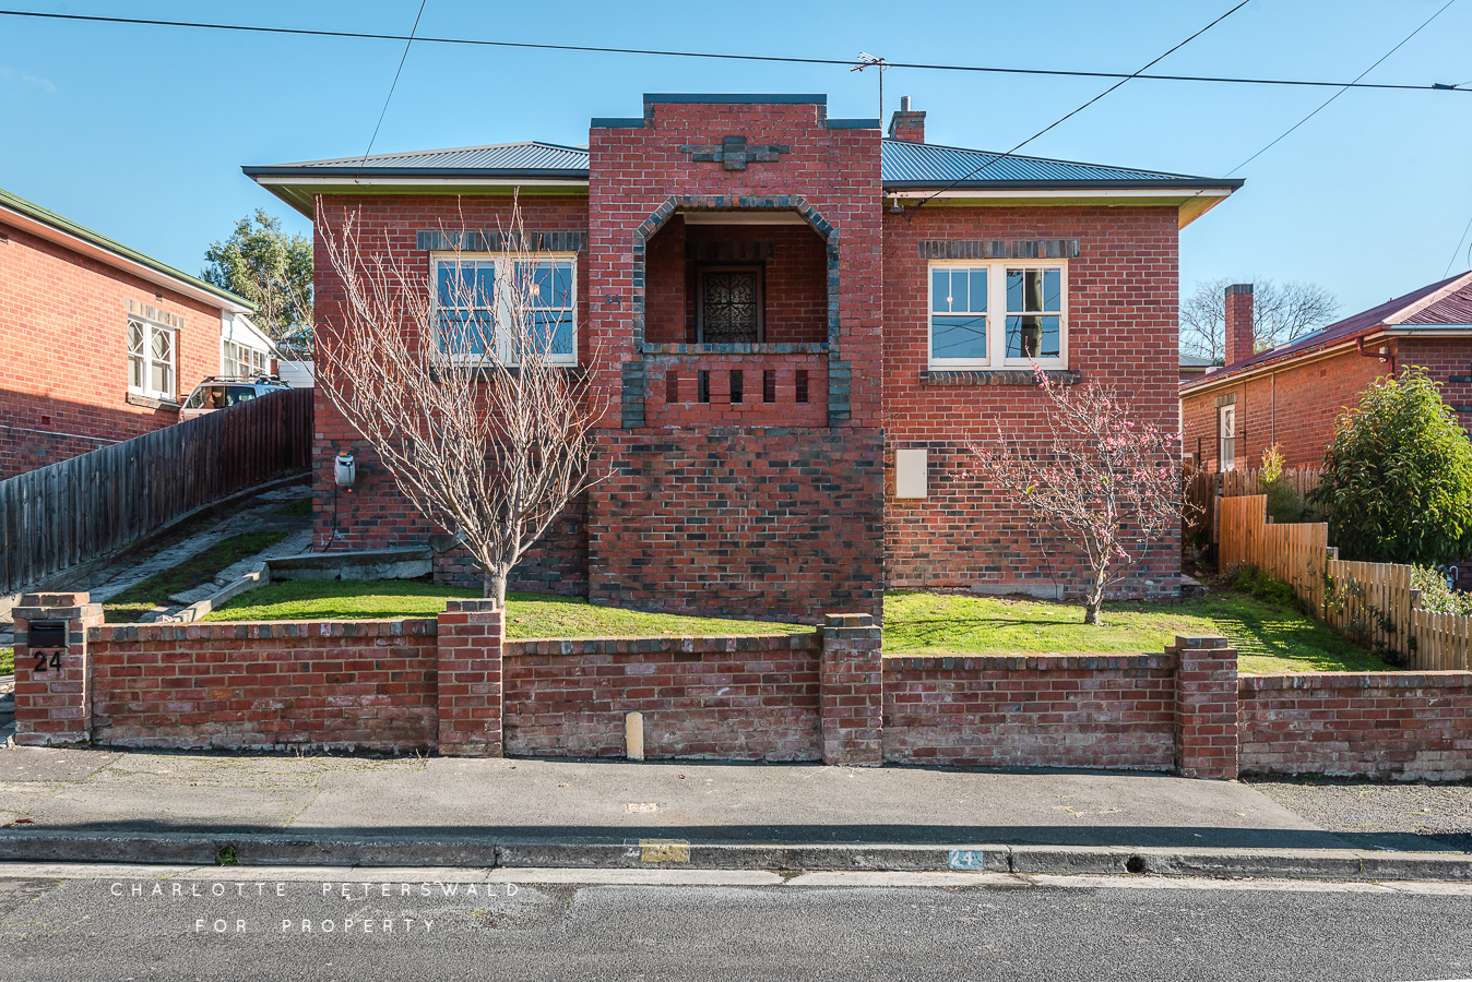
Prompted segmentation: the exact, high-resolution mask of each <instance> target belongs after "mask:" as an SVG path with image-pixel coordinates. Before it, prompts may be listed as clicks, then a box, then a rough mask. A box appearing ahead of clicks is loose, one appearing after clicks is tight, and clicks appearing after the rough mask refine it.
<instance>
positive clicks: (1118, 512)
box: [970, 368, 1187, 624]
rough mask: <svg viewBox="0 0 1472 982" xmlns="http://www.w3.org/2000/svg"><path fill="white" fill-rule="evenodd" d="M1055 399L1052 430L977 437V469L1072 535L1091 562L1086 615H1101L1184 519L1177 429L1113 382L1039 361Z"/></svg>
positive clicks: (1095, 619) (1050, 406)
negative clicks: (1078, 381)
mask: <svg viewBox="0 0 1472 982" xmlns="http://www.w3.org/2000/svg"><path fill="white" fill-rule="evenodd" d="M1034 374H1035V375H1036V378H1037V383H1038V387H1039V388H1041V389H1042V391H1043V395H1044V396H1045V397H1046V399H1047V411H1046V412H1045V413H1044V414H1043V415H1044V417H1045V419H1046V423H1045V426H1046V432H1045V433H1044V434H1042V435H1041V436H1040V435H1037V434H1035V433H1031V432H1030V433H1029V434H1028V435H1027V436H1025V437H1024V436H1013V435H1009V434H1008V433H1006V432H1004V431H1003V430H1002V429H1000V427H999V428H998V430H997V434H996V438H995V439H993V440H988V441H977V442H973V443H972V444H971V445H970V449H971V453H972V455H973V457H974V459H975V461H976V473H977V475H978V476H979V477H980V478H981V480H983V481H984V482H986V483H987V484H988V485H990V487H991V489H992V490H995V491H999V492H1001V493H1002V494H1005V495H1008V496H1010V497H1012V498H1014V499H1016V500H1017V501H1018V502H1020V503H1021V504H1022V505H1023V506H1024V507H1025V508H1027V509H1028V510H1029V511H1030V512H1031V513H1032V515H1033V516H1035V517H1036V518H1037V519H1039V520H1040V521H1042V522H1044V523H1046V524H1047V526H1049V527H1051V528H1054V529H1057V530H1059V531H1060V532H1062V533H1064V534H1065V535H1067V536H1069V537H1070V538H1071V539H1072V540H1073V541H1074V542H1076V543H1077V544H1078V546H1079V548H1080V550H1081V551H1082V552H1083V555H1084V558H1085V562H1086V565H1087V567H1088V571H1089V578H1088V582H1087V583H1086V584H1085V586H1084V623H1086V624H1099V623H1101V620H1100V610H1101V608H1102V607H1103V604H1104V598H1105V596H1106V594H1107V593H1108V591H1109V588H1110V587H1111V586H1112V585H1114V584H1115V583H1117V582H1118V581H1119V580H1121V579H1122V578H1123V577H1124V576H1125V575H1127V573H1128V572H1129V570H1130V569H1131V568H1133V567H1135V566H1137V565H1138V564H1139V563H1140V562H1141V561H1143V560H1144V559H1145V557H1146V556H1147V555H1148V554H1149V552H1150V550H1151V548H1152V547H1153V546H1155V545H1157V544H1159V543H1160V542H1161V541H1162V540H1164V539H1165V538H1166V537H1167V536H1169V535H1170V534H1171V533H1172V532H1174V531H1176V530H1178V529H1179V528H1180V527H1181V520H1182V517H1183V514H1184V512H1185V509H1186V507H1187V505H1186V503H1185V500H1184V496H1183V494H1182V485H1181V464H1180V452H1179V448H1178V446H1177V445H1176V438H1175V435H1174V434H1173V433H1169V432H1167V431H1165V430H1162V429H1160V428H1159V427H1157V426H1154V425H1152V424H1150V423H1147V422H1142V421H1140V420H1137V419H1135V418H1134V417H1133V416H1132V415H1131V412H1130V409H1129V404H1128V403H1127V402H1126V401H1125V400H1123V399H1121V398H1120V397H1119V395H1118V393H1117V392H1116V391H1115V390H1114V389H1112V388H1110V387H1107V386H1101V385H1098V384H1095V383H1085V384H1082V385H1076V386H1069V385H1064V384H1062V383H1059V382H1056V381H1054V380H1052V379H1050V378H1048V376H1047V375H1046V373H1044V372H1043V371H1041V370H1040V369H1036V368H1035V369H1034Z"/></svg>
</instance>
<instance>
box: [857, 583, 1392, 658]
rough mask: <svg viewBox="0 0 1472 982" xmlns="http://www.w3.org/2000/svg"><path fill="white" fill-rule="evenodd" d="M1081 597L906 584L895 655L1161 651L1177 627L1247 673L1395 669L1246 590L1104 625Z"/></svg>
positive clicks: (894, 633) (890, 624)
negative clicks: (1230, 651)
mask: <svg viewBox="0 0 1472 982" xmlns="http://www.w3.org/2000/svg"><path fill="white" fill-rule="evenodd" d="M1082 615H1083V609H1082V608H1081V607H1080V606H1079V605H1077V604H1063V603H1050V602H1047V601H1041V600H1015V599H1004V598H998V597H976V596H963V595H956V594H942V593H920V592H909V591H902V592H896V593H890V594H888V595H887V596H886V597H885V601H884V650H885V653H886V654H890V655H943V654H1008V653H1022V654H1046V653H1058V654H1062V653H1072V652H1088V653H1101V654H1118V653H1129V652H1141V651H1159V650H1160V649H1161V647H1162V646H1163V645H1165V644H1167V643H1169V642H1170V641H1172V640H1174V638H1175V636H1176V635H1177V634H1187V635H1191V634H1197V635H1200V634H1222V635H1225V636H1226V637H1227V638H1228V639H1229V640H1230V641H1231V642H1232V644H1233V645H1234V646H1235V647H1236V648H1237V651H1238V654H1239V656H1240V662H1239V667H1240V671H1242V672H1243V673H1244V674H1248V675H1265V674H1271V673H1275V672H1330V671H1349V672H1364V671H1379V670H1385V669H1388V668H1391V667H1392V666H1390V665H1388V664H1386V663H1385V662H1384V661H1381V660H1380V659H1379V658H1377V657H1375V656H1374V655H1372V654H1371V653H1370V652H1368V651H1366V650H1365V649H1363V648H1360V647H1358V646H1356V645H1354V644H1351V643H1350V642H1348V641H1345V640H1344V639H1343V638H1341V637H1339V635H1337V634H1335V633H1334V632H1333V631H1331V630H1330V629H1329V628H1328V627H1326V626H1325V625H1323V624H1321V623H1319V622H1318V621H1315V620H1313V619H1312V618H1310V617H1307V616H1306V615H1304V614H1302V613H1300V612H1298V611H1297V610H1296V609H1294V608H1292V607H1290V606H1286V605H1282V604H1276V603H1271V602H1268V601H1264V600H1260V599H1257V598H1255V597H1251V596H1248V595H1246V594H1243V593H1236V592H1219V593H1213V594H1209V595H1208V596H1206V597H1200V598H1195V599H1191V600H1185V601H1182V602H1180V603H1117V604H1106V605H1105V607H1104V615H1103V616H1104V624H1103V626H1102V627H1090V626H1089V625H1087V624H1084V623H1082Z"/></svg>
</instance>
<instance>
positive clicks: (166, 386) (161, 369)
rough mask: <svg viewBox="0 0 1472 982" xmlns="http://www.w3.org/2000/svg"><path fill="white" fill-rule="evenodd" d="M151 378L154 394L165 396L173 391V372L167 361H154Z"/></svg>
mask: <svg viewBox="0 0 1472 982" xmlns="http://www.w3.org/2000/svg"><path fill="white" fill-rule="evenodd" d="M151 378H152V388H153V391H154V392H155V393H156V394H158V395H164V396H167V395H168V394H170V393H171V392H172V391H173V389H174V386H173V379H174V374H173V372H172V371H171V370H170V369H169V366H168V363H167V362H159V361H156V362H154V363H153V371H152V373H151Z"/></svg>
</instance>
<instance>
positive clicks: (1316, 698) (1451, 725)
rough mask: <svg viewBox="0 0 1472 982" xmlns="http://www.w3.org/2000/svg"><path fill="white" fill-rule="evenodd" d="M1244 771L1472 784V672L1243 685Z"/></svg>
mask: <svg viewBox="0 0 1472 982" xmlns="http://www.w3.org/2000/svg"><path fill="white" fill-rule="evenodd" d="M1238 685H1239V691H1240V695H1239V715H1240V726H1241V747H1240V751H1239V753H1240V760H1241V766H1242V771H1243V773H1258V774H1329V775H1336V776H1346V777H1370V778H1377V779H1380V778H1389V779H1395V780H1403V781H1459V780H1466V779H1468V778H1472V672H1364V673H1359V672H1354V673H1350V672H1344V673H1339V672H1332V673H1330V672H1326V673H1321V674H1313V675H1308V674H1305V675H1263V676H1256V677H1248V678H1243V679H1241V680H1239V682H1238Z"/></svg>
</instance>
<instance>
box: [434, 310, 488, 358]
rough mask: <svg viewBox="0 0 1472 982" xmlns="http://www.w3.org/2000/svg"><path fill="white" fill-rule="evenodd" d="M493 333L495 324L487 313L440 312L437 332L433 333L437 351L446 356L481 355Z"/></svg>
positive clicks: (484, 351)
mask: <svg viewBox="0 0 1472 982" xmlns="http://www.w3.org/2000/svg"><path fill="white" fill-rule="evenodd" d="M494 333H495V322H494V319H493V318H492V317H491V314H490V312H489V311H484V310H483V311H479V312H468V311H460V310H450V311H441V312H440V320H439V330H438V331H436V332H435V335H436V342H437V343H438V344H439V349H440V350H441V351H443V352H445V353H447V354H457V355H483V354H485V353H486V350H487V345H488V343H489V342H490V339H491V337H492V336H493V335H494Z"/></svg>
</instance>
